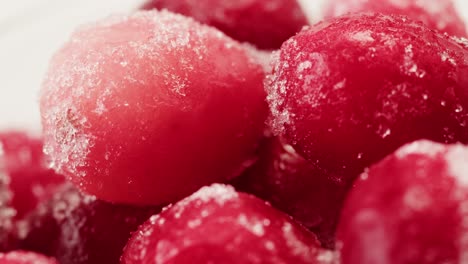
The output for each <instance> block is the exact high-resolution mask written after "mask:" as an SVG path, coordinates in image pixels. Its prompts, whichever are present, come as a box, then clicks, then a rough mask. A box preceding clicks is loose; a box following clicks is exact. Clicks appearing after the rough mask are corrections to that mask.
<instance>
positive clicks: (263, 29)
mask: <svg viewBox="0 0 468 264" xmlns="http://www.w3.org/2000/svg"><path fill="white" fill-rule="evenodd" d="M153 8H158V9H168V10H170V11H172V12H176V13H180V14H183V15H186V16H190V17H193V18H194V19H195V20H197V21H200V22H202V23H205V24H208V25H211V26H214V27H216V28H218V29H220V30H221V31H223V32H224V33H226V34H227V35H228V36H231V37H232V38H234V39H237V40H239V41H246V42H250V43H252V44H254V45H256V46H257V47H258V48H262V49H278V48H279V47H280V46H281V44H282V43H283V42H284V41H286V40H287V39H288V38H289V37H291V36H293V35H294V34H296V33H297V32H299V31H300V30H301V28H302V27H303V26H305V25H307V20H306V18H305V16H304V14H303V12H302V10H301V9H300V7H299V5H298V3H297V1H296V0H269V1H264V0H224V1H218V0H149V1H148V2H147V3H146V4H145V5H144V6H143V9H153Z"/></svg>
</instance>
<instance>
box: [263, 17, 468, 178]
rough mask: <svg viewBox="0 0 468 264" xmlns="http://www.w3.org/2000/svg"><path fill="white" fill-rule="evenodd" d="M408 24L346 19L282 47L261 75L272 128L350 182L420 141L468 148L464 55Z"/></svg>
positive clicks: (459, 45) (455, 43)
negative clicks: (266, 84)
mask: <svg viewBox="0 0 468 264" xmlns="http://www.w3.org/2000/svg"><path fill="white" fill-rule="evenodd" d="M463 42H464V41H463V40H459V39H457V40H455V39H453V38H450V37H448V36H444V35H442V34H440V33H437V32H435V31H432V30H430V29H429V28H427V27H425V26H424V25H422V24H421V23H416V22H413V21H411V20H409V19H407V18H406V17H403V16H397V15H391V16H390V15H382V14H354V15H348V16H343V17H340V18H336V19H332V20H329V21H326V22H323V23H319V24H317V25H315V26H313V27H311V28H310V29H308V30H306V31H302V32H301V33H299V34H298V35H296V36H295V37H293V38H291V39H290V40H289V41H287V42H286V43H285V44H284V45H283V47H282V48H281V51H280V53H279V58H278V60H277V63H276V66H275V69H274V73H273V75H272V76H270V77H269V88H268V90H269V96H268V100H269V103H270V107H271V110H272V113H273V120H272V122H271V124H272V126H273V129H274V130H275V132H276V133H277V134H281V135H283V136H284V137H285V138H286V142H288V143H290V144H292V145H293V146H294V147H295V149H296V150H297V151H298V153H300V154H302V155H303V157H304V158H306V159H307V160H309V161H310V162H313V163H315V164H316V165H317V166H318V167H320V168H321V169H322V170H323V171H324V172H325V173H329V174H330V175H340V176H339V177H340V178H342V180H343V181H345V182H351V181H352V180H354V179H355V177H357V175H359V174H360V173H362V171H363V170H364V168H365V167H368V166H369V165H371V164H372V163H374V162H376V161H379V160H380V159H382V158H384V157H385V156H386V155H388V154H390V153H392V152H393V151H394V150H396V149H397V148H398V147H400V146H402V145H403V144H405V143H409V142H412V141H414V140H418V139H423V138H425V139H430V140H434V141H437V142H443V143H453V142H458V141H460V142H464V143H467V142H468V115H467V111H468V78H467V76H468V60H467V58H468V48H466V46H464V45H463Z"/></svg>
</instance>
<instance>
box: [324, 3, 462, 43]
mask: <svg viewBox="0 0 468 264" xmlns="http://www.w3.org/2000/svg"><path fill="white" fill-rule="evenodd" d="M325 10H326V11H325V15H326V16H328V17H336V16H341V15H344V14H347V13H357V12H374V13H383V14H397V15H405V16H408V17H409V18H411V19H413V20H416V21H422V22H423V23H424V24H426V25H427V26H428V27H430V28H433V29H437V30H439V31H441V32H447V33H448V34H450V35H454V36H460V37H466V36H467V32H466V25H465V22H464V21H463V19H462V18H461V17H460V15H459V13H458V12H457V11H456V9H455V6H454V3H453V1H452V0H399V1H392V0H333V1H327V5H326V7H325Z"/></svg>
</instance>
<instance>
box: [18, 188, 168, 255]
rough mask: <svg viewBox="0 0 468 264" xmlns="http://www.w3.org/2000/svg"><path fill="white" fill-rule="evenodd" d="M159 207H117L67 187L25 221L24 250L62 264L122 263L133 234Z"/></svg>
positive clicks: (22, 244) (22, 243)
mask: <svg viewBox="0 0 468 264" xmlns="http://www.w3.org/2000/svg"><path fill="white" fill-rule="evenodd" d="M159 211H160V208H159V207H141V208H140V207H133V206H126V205H115V204H110V203H107V202H103V201H100V200H97V199H96V198H95V197H91V196H86V195H83V194H80V193H79V192H78V191H77V190H76V189H75V188H74V187H71V186H64V187H63V190H61V191H60V192H59V193H57V195H56V196H55V197H54V198H53V199H52V200H51V201H50V202H49V203H47V204H44V205H42V207H41V208H39V209H38V210H37V212H36V213H35V214H33V215H30V216H29V218H28V219H27V221H26V223H25V224H26V226H25V227H24V228H25V230H26V231H25V233H26V234H25V237H24V238H23V239H22V241H21V245H20V246H21V247H22V248H25V249H28V250H33V251H37V252H42V253H44V254H47V255H50V256H54V257H55V258H57V260H58V261H59V262H60V263H69V264H81V263H82V264H94V263H96V264H98V263H109V264H112V263H119V258H120V256H121V254H122V249H123V248H124V246H125V244H126V243H127V241H128V239H129V238H130V235H131V233H132V232H134V231H135V230H136V229H137V228H138V226H139V225H141V224H142V223H143V222H145V221H146V220H147V219H148V218H149V217H150V216H151V215H153V214H155V213H158V212H159Z"/></svg>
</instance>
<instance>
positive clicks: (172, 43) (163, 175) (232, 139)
mask: <svg viewBox="0 0 468 264" xmlns="http://www.w3.org/2000/svg"><path fill="white" fill-rule="evenodd" d="M250 52H251V51H250V50H247V49H246V48H245V47H244V46H242V45H240V44H239V43H237V42H235V41H233V40H231V39H230V38H228V37H226V36H225V35H223V34H222V33H221V32H219V31H217V30H216V29H214V28H211V27H208V26H203V25H200V24H198V23H197V22H195V21H193V20H192V19H189V18H186V17H183V16H180V15H175V14H172V13H169V12H166V11H162V12H157V11H141V12H137V13H136V14H132V15H129V16H119V17H111V18H108V19H106V20H103V21H101V22H98V23H97V24H94V25H89V26H86V27H83V28H81V29H80V30H78V31H77V32H75V33H74V34H73V36H72V38H71V40H70V41H69V42H68V43H67V44H66V45H65V46H64V47H63V48H62V49H61V50H60V51H59V52H58V53H57V54H56V55H55V57H54V58H53V60H52V62H51V65H50V69H49V74H48V76H47V78H46V80H45V82H44V85H43V89H42V96H41V113H42V121H43V125H44V132H45V141H46V152H47V153H48V154H49V155H50V156H51V158H52V160H53V162H54V163H53V164H54V166H55V169H56V170H57V171H58V172H60V173H62V174H65V175H66V176H68V177H69V178H71V180H72V181H73V182H74V183H75V184H76V185H77V186H79V187H80V188H81V189H82V190H83V191H86V192H88V193H90V194H93V195H96V196H97V197H98V198H100V199H104V200H107V201H112V202H120V203H129V204H139V205H149V204H163V203H166V202H170V201H175V200H177V199H179V198H182V197H184V196H185V195H188V194H190V193H192V192H194V191H195V190H197V189H198V188H200V187H201V186H204V185H206V184H210V183H213V182H217V181H223V180H226V179H230V178H232V177H235V176H238V175H239V174H240V173H241V172H242V171H243V169H244V167H246V166H247V165H248V164H250V163H251V160H252V159H253V158H254V156H253V155H254V152H255V149H256V147H257V145H258V141H259V140H260V138H261V136H262V135H263V130H264V121H265V119H266V115H267V112H268V109H267V105H266V102H265V92H264V90H263V78H264V72H263V68H262V66H261V65H260V64H259V62H258V61H257V60H255V59H253V56H251V55H250Z"/></svg>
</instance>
